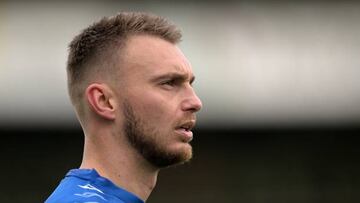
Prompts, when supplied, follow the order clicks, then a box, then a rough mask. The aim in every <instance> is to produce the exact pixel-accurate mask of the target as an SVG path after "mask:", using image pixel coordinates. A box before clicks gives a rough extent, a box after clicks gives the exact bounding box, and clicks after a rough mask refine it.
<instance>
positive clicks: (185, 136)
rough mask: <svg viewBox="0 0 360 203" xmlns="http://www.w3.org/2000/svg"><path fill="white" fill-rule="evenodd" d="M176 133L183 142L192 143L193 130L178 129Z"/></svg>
mask: <svg viewBox="0 0 360 203" xmlns="http://www.w3.org/2000/svg"><path fill="white" fill-rule="evenodd" d="M175 132H176V133H177V134H179V135H180V136H181V139H182V141H183V142H191V140H192V139H193V132H192V131H191V130H185V129H183V128H178V129H176V130H175Z"/></svg>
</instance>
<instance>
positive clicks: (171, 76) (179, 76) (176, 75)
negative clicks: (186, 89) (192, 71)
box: [152, 73, 195, 84]
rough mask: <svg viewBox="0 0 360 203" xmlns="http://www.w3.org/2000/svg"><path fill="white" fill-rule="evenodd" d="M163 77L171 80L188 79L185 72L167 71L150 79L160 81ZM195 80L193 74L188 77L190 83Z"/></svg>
mask: <svg viewBox="0 0 360 203" xmlns="http://www.w3.org/2000/svg"><path fill="white" fill-rule="evenodd" d="M164 79H173V80H179V81H186V80H188V76H187V74H182V73H167V74H163V75H160V76H155V77H154V78H153V79H152V81H155V82H156V81H160V80H164ZM194 81H195V76H194V75H191V77H190V80H189V82H190V84H192V83H193V82H194Z"/></svg>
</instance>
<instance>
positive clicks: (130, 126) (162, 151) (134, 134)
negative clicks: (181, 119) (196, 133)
mask: <svg viewBox="0 0 360 203" xmlns="http://www.w3.org/2000/svg"><path fill="white" fill-rule="evenodd" d="M123 107H124V108H123V109H124V112H123V113H124V116H125V120H124V132H125V136H126V137H127V140H128V141H129V143H130V144H131V145H132V146H133V147H134V148H135V150H136V151H137V152H138V153H140V154H141V155H142V156H143V157H144V158H145V159H146V160H147V161H148V162H149V163H151V164H152V165H154V166H155V167H158V168H165V167H168V166H172V165H177V164H183V163H185V162H188V161H189V160H190V159H191V158H192V149H191V147H190V150H177V151H170V150H169V149H166V144H164V142H161V141H162V140H160V139H161V138H162V139H166V137H167V136H171V134H166V135H164V134H161V133H160V132H159V131H158V130H157V129H156V128H155V127H150V126H148V125H146V124H147V123H146V121H143V120H141V119H140V117H139V116H136V115H135V112H134V110H133V108H132V107H131V105H130V103H129V102H124V106H123Z"/></svg>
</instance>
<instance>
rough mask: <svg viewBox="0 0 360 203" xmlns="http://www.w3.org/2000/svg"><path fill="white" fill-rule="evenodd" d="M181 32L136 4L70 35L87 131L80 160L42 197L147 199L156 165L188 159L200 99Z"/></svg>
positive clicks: (123, 202) (71, 77)
mask: <svg viewBox="0 0 360 203" xmlns="http://www.w3.org/2000/svg"><path fill="white" fill-rule="evenodd" d="M180 38H181V33H180V31H179V29H178V28H177V27H176V26H175V25H173V24H172V23H170V22H169V21H167V20H166V19H164V18H162V17H159V16H155V15H152V14H147V13H135V12H134V13H128V12H123V13H119V14H118V15H116V16H113V17H110V18H103V19H102V20H100V21H99V22H97V23H95V24H93V25H91V26H90V27H88V28H86V29H85V30H83V31H82V33H80V34H79V35H78V36H76V37H75V38H74V40H73V41H72V42H71V43H70V46H69V47H70V53H69V57H68V64H67V73H68V88H69V94H70V98H71V101H72V104H73V105H74V107H75V110H76V114H77V117H78V119H79V121H80V123H81V126H82V128H83V131H84V134H85V145H84V154H83V160H82V163H81V166H80V168H79V169H73V170H70V171H69V172H68V174H67V175H66V177H65V178H64V179H63V180H62V181H61V183H60V185H59V186H58V187H57V188H56V190H55V191H54V192H53V194H52V195H51V196H50V197H49V198H48V199H47V200H46V203H57V202H59V203H60V202H61V203H67V202H88V203H90V202H92V203H95V202H99V203H100V202H119V203H135V202H139V203H141V202H145V201H146V200H147V198H148V197H149V195H150V193H151V191H152V190H153V188H154V187H155V184H156V179H157V175H158V172H159V170H160V169H161V168H165V167H168V166H171V165H175V164H181V163H184V162H186V161H188V160H190V159H191V157H192V147H191V145H190V144H189V143H190V141H191V140H192V138H193V134H192V132H191V129H192V128H193V127H194V125H195V120H196V118H195V113H196V112H197V111H199V110H200V108H201V106H202V104H201V101H200V99H199V98H198V97H197V96H196V94H195V92H194V90H193V88H192V82H193V81H194V75H193V72H192V69H191V66H190V64H189V62H188V61H187V59H186V58H185V56H184V55H183V53H182V52H181V50H180V49H179V48H178V47H177V43H178V42H179V41H180Z"/></svg>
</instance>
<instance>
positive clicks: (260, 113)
mask: <svg viewBox="0 0 360 203" xmlns="http://www.w3.org/2000/svg"><path fill="white" fill-rule="evenodd" d="M122 10H133V11H148V12H153V13H156V14H158V15H162V16H165V17H167V18H169V19H170V20H172V21H173V22H175V23H176V24H177V25H179V27H181V28H182V30H183V36H184V38H183V42H182V43H181V44H180V46H181V48H182V50H183V51H184V53H185V55H187V57H188V59H189V60H190V61H191V63H192V66H193V69H194V72H195V74H196V78H197V79H196V82H195V88H196V91H197V93H198V95H199V96H200V97H201V99H202V101H203V103H204V108H203V110H202V111H201V113H199V124H200V126H205V127H246V126H293V125H296V126H322V125H325V126H333V125H347V124H358V123H359V119H360V81H359V77H360V61H359V56H358V55H359V53H360V37H359V36H360V23H359V19H360V3H355V2H353V3H348V2H347V3H346V2H345V3H338V2H336V1H335V2H321V1H320V2H317V3H314V2H310V1H309V2H307V1H305V2H302V3H300V2H297V1H283V2H278V3H275V2H272V3H266V2H260V1H248V2H245V1H241V2H237V1H229V2H225V1H218V2H211V3H209V2H207V1H196V2H191V1H179V2H174V1H153V2H146V3H144V2H141V1H79V2H70V1H64V2H52V1H0V123H1V126H46V125H66V126H76V125H78V124H77V121H76V118H75V115H74V113H73V109H72V107H71V105H70V102H69V99H68V96H67V90H66V74H65V64H66V58H67V45H68V43H69V42H70V41H71V39H72V38H73V37H74V36H75V35H76V34H77V33H79V32H80V30H81V29H83V28H85V27H86V26H88V25H89V24H91V23H92V22H94V21H96V20H98V19H100V18H101V17H102V16H109V15H114V14H116V13H117V12H118V11H122Z"/></svg>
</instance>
